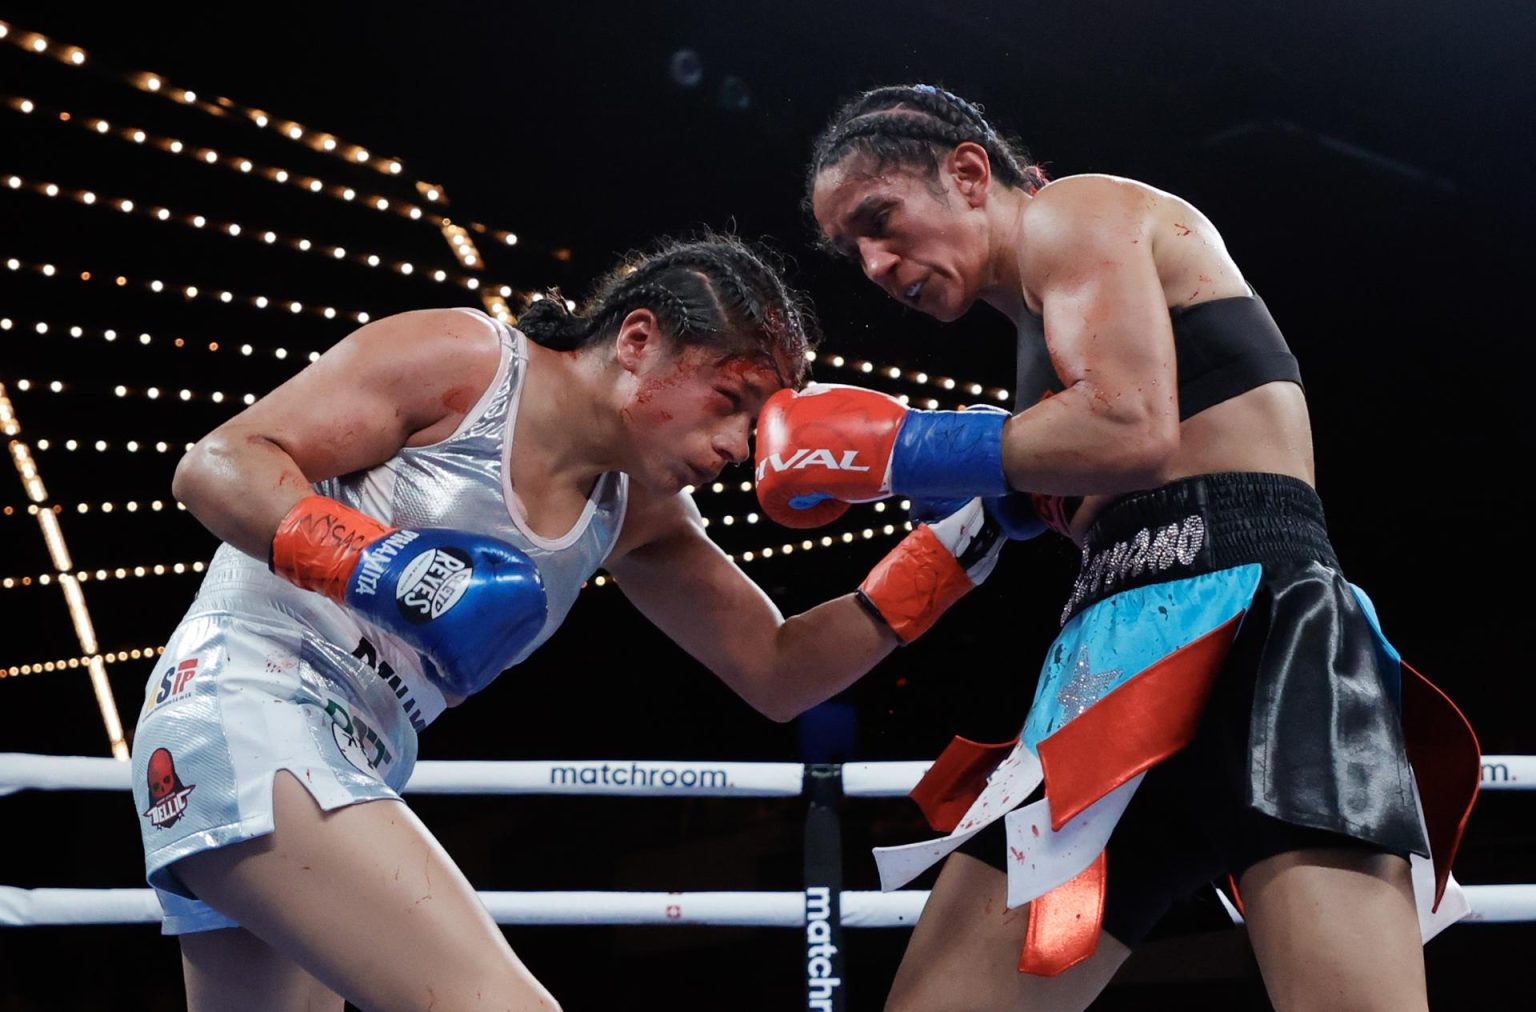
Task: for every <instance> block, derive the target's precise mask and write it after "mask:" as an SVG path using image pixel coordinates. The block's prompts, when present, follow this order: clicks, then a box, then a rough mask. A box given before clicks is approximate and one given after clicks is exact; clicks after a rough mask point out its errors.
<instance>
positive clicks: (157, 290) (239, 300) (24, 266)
mask: <svg viewBox="0 0 1536 1012" xmlns="http://www.w3.org/2000/svg"><path fill="white" fill-rule="evenodd" d="M5 266H6V268H7V269H9V270H11V271H18V272H19V271H29V272H32V273H35V274H39V275H41V276H43V277H45V278H78V279H79V280H80V281H81V282H83V283H87V284H89V283H90V282H91V281H93V280H95V278H96V275H95V273H94V272H92V271H89V270H81V271H61V270H60V269H59V268H58V267H56V266H54V265H53V264H47V263H34V262H32V261H28V260H22V259H19V258H17V257H10V258H8V259H7V260H6V261H5ZM109 278H110V282H111V285H112V286H115V287H117V288H127V287H130V286H132V287H134V288H142V289H144V290H146V291H149V292H153V293H154V294H156V295H162V294H172V295H176V294H179V295H181V297H182V298H183V299H186V300H187V301H189V302H190V301H191V300H193V299H197V298H200V297H201V298H205V299H207V300H210V301H214V302H218V303H222V304H224V305H234V304H239V305H242V306H254V307H255V308H257V309H274V310H279V311H281V310H287V311H288V312H290V313H293V314H295V315H297V314H299V313H307V314H309V315H312V316H320V317H323V318H325V319H327V320H334V319H337V318H338V317H344V318H348V319H353V320H356V321H357V322H358V323H367V322H368V321H369V320H370V319H372V317H371V316H370V315H369V314H368V313H367V312H365V311H363V310H348V311H345V312H343V311H340V310H337V309H336V308H335V307H334V306H306V305H304V304H303V303H301V302H300V301H299V300H297V299H269V298H268V297H267V296H265V295H237V294H235V293H234V292H230V291H225V290H214V289H209V290H207V291H205V290H203V289H202V288H201V287H199V286H197V285H189V284H183V285H174V284H173V285H167V284H166V283H165V282H163V281H160V280H151V281H139V280H135V279H130V278H129V277H127V276H126V275H123V274H117V275H103V276H102V279H101V282H102V283H103V284H105V283H107V281H108V279H109Z"/></svg>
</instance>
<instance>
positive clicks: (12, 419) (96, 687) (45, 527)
mask: <svg viewBox="0 0 1536 1012" xmlns="http://www.w3.org/2000/svg"><path fill="white" fill-rule="evenodd" d="M0 432H4V433H5V435H6V437H7V439H8V443H7V447H8V449H9V450H10V452H11V462H12V464H13V465H15V467H16V473H17V474H18V475H19V476H20V478H21V484H22V487H23V488H24V489H26V493H27V498H28V499H30V500H32V503H33V505H36V506H39V507H46V506H48V505H49V503H48V488H47V486H45V485H44V484H43V479H42V476H41V475H40V474H39V473H38V470H37V463H36V462H35V461H34V460H33V459H32V452H31V448H30V447H29V446H28V445H27V442H26V441H25V440H24V439H22V438H21V422H20V421H19V420H18V419H17V417H16V410H15V408H14V406H13V405H12V404H11V398H10V395H9V393H8V391H7V390H6V387H5V384H4V383H0ZM33 515H34V516H36V517H37V524H38V527H39V528H40V529H41V531H42V535H43V543H44V544H45V545H47V547H48V556H49V559H50V560H51V561H52V562H53V567H54V573H53V574H49V573H44V574H41V576H40V577H39V579H42V578H44V577H46V578H47V579H48V581H49V582H52V580H53V579H54V578H55V575H56V576H57V579H58V583H59V586H60V588H61V589H62V590H63V591H64V601H65V604H66V605H67V606H68V608H69V617H70V621H71V623H72V624H73V625H74V629H75V637H76V639H77V640H79V643H80V650H81V652H82V653H83V654H84V655H85V656H86V657H87V658H88V660H87V664H86V669H87V671H88V672H89V673H90V679H91V688H92V690H93V691H94V692H95V694H96V705H97V708H98V709H100V711H101V719H102V723H103V725H105V727H106V731H107V741H108V742H109V743H110V745H111V748H112V755H113V757H114V758H116V759H118V760H121V761H125V762H126V761H127V759H128V742H127V740H126V739H125V738H124V737H123V721H122V718H121V717H120V716H119V714H118V710H117V700H116V699H114V698H113V696H112V683H111V682H110V681H108V679H107V669H106V663H105V662H104V661H103V660H102V659H101V656H100V654H99V653H98V650H99V647H98V646H97V643H96V629H95V625H94V624H93V623H92V622H91V613H90V609H88V608H87V607H86V603H85V592H84V591H82V590H81V589H80V584H81V582H83V581H81V580H80V579H79V577H78V576H77V575H73V574H71V573H70V572H69V570H71V569H73V568H74V560H73V559H72V558H71V557H70V554H69V546H68V545H67V544H65V542H64V531H63V528H61V527H60V526H59V519H58V516H57V515H56V514H55V513H54V511H53V510H52V509H46V508H41V509H38V510H37V512H36V513H34V514H33ZM5 586H7V587H8V586H9V583H6V584H5Z"/></svg>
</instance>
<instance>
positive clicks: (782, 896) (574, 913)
mask: <svg viewBox="0 0 1536 1012" xmlns="http://www.w3.org/2000/svg"><path fill="white" fill-rule="evenodd" d="M1462 888H1463V889H1465V890H1466V893H1467V899H1468V901H1469V902H1470V903H1471V904H1472V912H1471V914H1469V915H1468V916H1467V917H1466V918H1465V919H1464V920H1463V921H1462V922H1461V923H1476V924H1510V923H1517V922H1526V921H1533V920H1536V885H1470V886H1463V887H1462ZM479 896H480V900H481V902H483V903H484V904H485V906H486V909H487V910H489V911H490V912H491V916H492V917H494V918H495V919H496V923H497V924H517V925H529V924H542V925H567V926H569V925H585V926H602V925H616V924H630V925H662V924H693V925H700V924H709V925H716V926H725V927H767V928H799V927H804V926H805V922H806V917H805V908H806V895H805V893H804V892H689V893H660V892H594V891H587V892H556V891H550V892H482V893H480V894H479ZM927 900H928V893H927V891H926V890H921V889H902V890H898V891H896V892H889V893H882V892H872V891H861V890H847V891H844V892H843V893H842V894H841V916H840V920H841V923H842V925H843V926H844V927H851V928H906V927H911V926H912V925H913V924H916V923H917V916H918V914H920V913H922V909H923V904H924V903H925V902H927ZM160 919H161V914H160V903H159V901H157V900H156V899H155V894H154V891H153V890H151V889H18V888H16V887H14V886H0V927H8V928H19V927H39V926H45V925H65V924H158V923H160ZM1234 919H1236V918H1234Z"/></svg>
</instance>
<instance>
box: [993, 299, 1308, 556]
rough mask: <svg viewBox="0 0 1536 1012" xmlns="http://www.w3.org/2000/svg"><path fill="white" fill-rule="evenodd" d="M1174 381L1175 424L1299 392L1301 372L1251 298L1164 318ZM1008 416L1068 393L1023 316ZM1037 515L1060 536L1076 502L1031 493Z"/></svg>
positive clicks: (1034, 326) (1037, 332) (1029, 318)
mask: <svg viewBox="0 0 1536 1012" xmlns="http://www.w3.org/2000/svg"><path fill="white" fill-rule="evenodd" d="M1168 317H1169V320H1170V321H1171V322H1172V323H1173V348H1174V358H1175V361H1176V363H1177V371H1178V377H1179V421H1181V422H1182V421H1184V420H1185V419H1186V418H1192V417H1194V416H1195V415H1198V414H1199V413H1200V412H1202V411H1204V410H1205V409H1206V408H1210V407H1214V406H1215V405H1217V404H1220V403H1221V402H1222V401H1227V400H1231V399H1232V398H1233V397H1236V396H1238V395H1239V394H1243V393H1247V392H1248V391H1249V390H1252V389H1254V388H1255V387H1261V386H1263V385H1264V384H1266V383H1273V382H1275V381H1277V380H1289V381H1290V382H1292V383H1295V384H1296V385H1297V386H1301V370H1300V368H1299V367H1298V366H1297V364H1296V356H1295V355H1293V354H1291V349H1290V347H1289V346H1288V345H1287V344H1286V343H1285V337H1284V336H1283V335H1282V334H1281V333H1280V328H1279V327H1278V326H1277V325H1276V324H1275V320H1274V317H1272V316H1270V315H1269V309H1268V308H1267V307H1266V306H1265V305H1264V300H1262V299H1260V298H1259V297H1258V296H1257V295H1240V296H1236V297H1234V298H1229V299H1211V300H1210V301H1208V302H1200V303H1196V304H1195V305H1193V306H1184V307H1181V308H1176V309H1170V310H1168ZM1014 388H1015V390H1016V393H1015V395H1014V402H1013V403H1014V411H1015V412H1018V411H1023V410H1025V409H1027V408H1031V407H1033V406H1034V405H1036V404H1038V403H1039V402H1040V401H1041V400H1043V399H1045V398H1046V397H1049V396H1051V395H1052V394H1057V393H1060V392H1061V391H1062V390H1064V389H1066V384H1064V383H1062V381H1061V377H1059V376H1057V375H1056V367H1055V366H1054V365H1052V364H1051V356H1050V352H1049V351H1048V350H1047V348H1046V345H1045V321H1044V320H1042V319H1041V318H1040V317H1038V316H1036V315H1034V314H1033V313H1030V312H1027V311H1026V313H1025V315H1024V319H1023V321H1022V322H1021V323H1020V324H1019V340H1018V373H1017V378H1016V382H1015V384H1014ZM1031 499H1033V500H1034V503H1035V509H1036V510H1037V511H1038V512H1039V514H1040V519H1042V520H1044V521H1045V522H1046V523H1047V524H1049V525H1050V526H1051V527H1053V528H1055V529H1056V530H1058V531H1060V532H1061V533H1063V534H1065V533H1066V532H1067V530H1068V527H1069V525H1070V523H1071V520H1072V515H1073V514H1074V513H1076V512H1077V508H1078V507H1079V506H1081V505H1082V499H1081V498H1079V497H1076V496H1048V495H1040V494H1034V493H1031Z"/></svg>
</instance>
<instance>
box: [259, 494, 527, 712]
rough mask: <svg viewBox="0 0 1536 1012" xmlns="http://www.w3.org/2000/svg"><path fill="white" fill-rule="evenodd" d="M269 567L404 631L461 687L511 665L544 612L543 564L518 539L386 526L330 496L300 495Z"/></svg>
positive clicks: (475, 685) (457, 691) (467, 690)
mask: <svg viewBox="0 0 1536 1012" xmlns="http://www.w3.org/2000/svg"><path fill="white" fill-rule="evenodd" d="M272 570H273V572H275V573H277V574H278V575H279V576H282V577H284V578H286V579H288V580H289V581H290V582H292V583H294V584H296V585H298V586H300V587H303V588H304V589H306V590H313V591H316V592H318V593H321V594H324V595H325V596H327V597H329V598H331V599H332V600H333V601H336V602H337V603H338V604H342V605H345V606H347V607H348V608H351V609H352V610H353V611H355V612H357V613H358V614H359V615H361V616H362V617H364V618H366V619H367V620H368V621H370V622H372V623H373V624H374V625H376V626H378V627H379V628H381V629H385V630H387V631H389V632H391V633H394V634H395V635H396V636H399V637H400V638H401V639H402V640H404V641H405V642H407V643H409V644H410V645H411V646H412V647H414V648H416V649H417V650H418V651H420V652H421V654H422V655H424V656H425V657H426V658H427V659H428V660H429V661H431V662H432V665H433V667H435V668H436V669H437V675H438V680H439V682H440V683H441V686H440V687H441V688H443V689H444V690H446V691H447V692H450V693H452V694H454V695H457V696H469V695H472V694H474V693H476V692H478V691H480V690H481V689H483V688H485V687H486V686H487V685H489V684H490V683H491V681H492V680H493V679H494V678H495V677H496V676H497V675H499V674H501V672H502V671H503V670H505V669H506V668H507V667H509V666H510V665H511V664H512V662H513V661H515V660H516V659H517V657H518V655H519V654H520V653H521V652H522V651H523V649H524V648H525V647H527V645H528V644H529V643H531V642H532V641H533V639H534V637H536V636H537V635H538V634H539V631H540V630H541V629H543V627H544V620H545V617H546V616H547V614H548V602H547V601H546V599H545V594H544V581H543V579H542V578H541V577H540V576H539V571H538V568H537V567H536V566H535V565H534V564H533V560H532V559H530V558H528V556H527V555H526V554H524V553H523V552H522V550H520V549H518V548H516V547H515V546H513V545H509V544H507V543H506V542H504V541H499V540H497V539H495V538H489V537H485V536H483V535H479V534H474V533H471V532H468V531H456V530H449V529H445V528H425V529H420V530H412V529H408V528H393V527H389V526H387V525H385V524H382V523H380V522H379V521H377V520H375V519H373V518H372V517H369V516H367V515H366V514H363V513H359V512H358V511H357V510H354V509H351V508H350V507H347V506H344V505H342V504H341V503H339V502H336V501H335V500H334V499H327V498H325V497H324V496H310V497H308V498H306V499H304V500H302V501H300V502H299V504H298V505H296V506H295V507H294V508H293V510H292V511H290V512H289V513H288V515H287V516H286V517H284V518H283V520H282V522H281V523H280V524H279V525H278V528H277V534H276V535H275V536H274V537H273V539H272Z"/></svg>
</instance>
